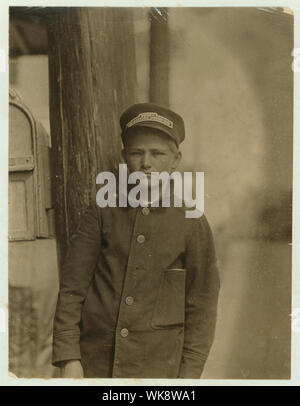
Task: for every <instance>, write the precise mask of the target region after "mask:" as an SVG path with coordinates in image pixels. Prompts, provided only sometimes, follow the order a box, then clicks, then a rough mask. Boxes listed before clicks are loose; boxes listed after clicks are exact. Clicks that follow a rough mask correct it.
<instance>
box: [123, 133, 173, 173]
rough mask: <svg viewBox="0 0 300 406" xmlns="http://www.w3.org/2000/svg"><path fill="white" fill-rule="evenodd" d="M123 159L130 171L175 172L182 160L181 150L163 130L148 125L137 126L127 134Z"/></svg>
mask: <svg viewBox="0 0 300 406" xmlns="http://www.w3.org/2000/svg"><path fill="white" fill-rule="evenodd" d="M122 155H123V159H124V161H125V162H126V164H127V166H128V169H129V172H130V173H132V172H135V171H140V172H144V173H145V174H146V175H148V177H149V176H150V174H151V172H163V171H165V172H168V173H171V172H173V171H174V170H175V169H176V168H177V166H178V164H179V162H180V160H181V152H180V151H178V149H177V146H176V144H175V143H174V142H173V141H172V139H171V138H170V137H169V136H168V135H167V134H164V133H163V132H161V131H159V130H155V129H152V128H147V127H135V128H132V129H130V133H128V134H127V135H126V141H125V145H124V149H123V151H122Z"/></svg>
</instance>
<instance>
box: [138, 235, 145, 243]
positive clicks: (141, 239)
mask: <svg viewBox="0 0 300 406" xmlns="http://www.w3.org/2000/svg"><path fill="white" fill-rule="evenodd" d="M145 240H146V238H145V236H144V235H143V234H140V235H138V236H137V242H138V243H140V244H143V243H144V242H145Z"/></svg>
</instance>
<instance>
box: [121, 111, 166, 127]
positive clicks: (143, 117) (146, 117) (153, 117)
mask: <svg viewBox="0 0 300 406" xmlns="http://www.w3.org/2000/svg"><path fill="white" fill-rule="evenodd" d="M143 121H156V122H158V123H161V124H163V125H165V126H166V127H169V128H173V121H170V120H169V119H168V118H166V117H163V116H160V115H159V114H157V113H150V112H149V113H147V112H146V113H140V114H139V115H138V116H136V117H134V118H133V119H132V120H130V121H129V122H128V123H127V124H126V128H129V127H132V126H133V125H134V124H137V123H141V122H143Z"/></svg>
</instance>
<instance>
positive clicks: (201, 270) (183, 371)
mask: <svg viewBox="0 0 300 406" xmlns="http://www.w3.org/2000/svg"><path fill="white" fill-rule="evenodd" d="M192 221H195V222H196V223H195V228H194V231H193V234H192V237H191V239H190V241H189V243H188V246H187V250H186V257H185V267H186V269H187V279H186V309H185V334H184V347H183V355H182V361H181V365H180V371H179V378H190V379H193V378H194V379H197V378H200V376H201V373H202V371H203V368H204V364H205V362H206V359H207V357H208V353H209V350H210V347H211V345H212V342H213V339H214V334H215V324H216V316H217V302H218V294H219V289H220V281H219V273H218V268H217V261H216V256H215V248H214V241H213V236H212V232H211V229H210V227H209V224H208V222H207V220H206V218H205V216H204V215H203V216H202V217H201V218H200V219H197V220H192Z"/></svg>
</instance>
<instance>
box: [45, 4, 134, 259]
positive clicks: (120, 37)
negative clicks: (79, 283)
mask: <svg viewBox="0 0 300 406" xmlns="http://www.w3.org/2000/svg"><path fill="white" fill-rule="evenodd" d="M50 10H51V9H50ZM47 26H48V41H49V77H50V79H49V80H50V121H51V139H52V148H53V154H52V155H53V174H54V197H55V216H56V236H57V240H58V247H59V259H60V262H61V261H62V260H63V258H64V256H65V253H66V248H67V245H68V242H69V238H70V236H71V234H72V233H73V232H74V230H75V228H76V226H77V224H78V220H79V217H80V215H81V214H82V212H83V210H84V209H85V208H86V207H87V206H88V204H89V203H90V202H91V201H92V200H93V199H95V194H96V175H97V173H99V172H100V171H103V170H114V169H116V167H117V166H118V164H119V158H120V149H121V140H120V130H119V116H120V113H121V112H122V110H123V109H125V108H126V107H127V106H128V105H130V104H132V103H134V102H135V95H136V66H135V47H134V33H133V20H132V11H131V10H130V8H104V7H95V8H92V7H84V8H71V7H70V8H55V9H54V11H53V9H52V11H50V13H49V15H48V18H47Z"/></svg>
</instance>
